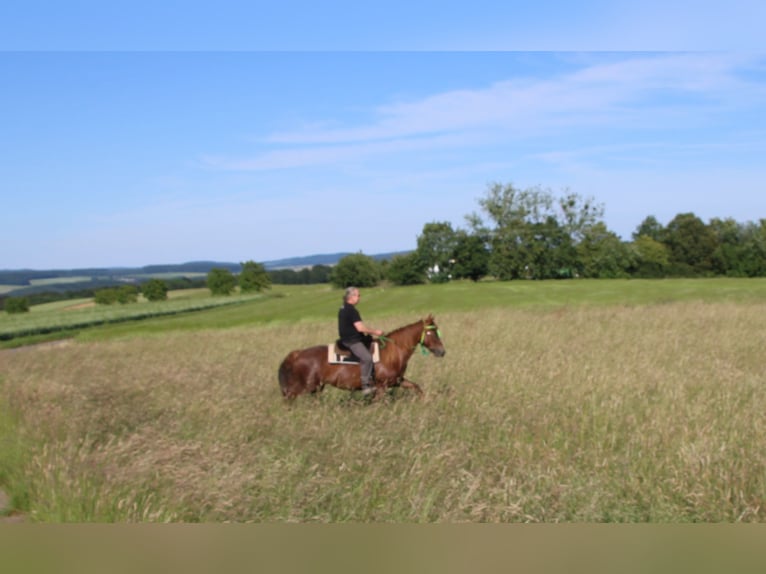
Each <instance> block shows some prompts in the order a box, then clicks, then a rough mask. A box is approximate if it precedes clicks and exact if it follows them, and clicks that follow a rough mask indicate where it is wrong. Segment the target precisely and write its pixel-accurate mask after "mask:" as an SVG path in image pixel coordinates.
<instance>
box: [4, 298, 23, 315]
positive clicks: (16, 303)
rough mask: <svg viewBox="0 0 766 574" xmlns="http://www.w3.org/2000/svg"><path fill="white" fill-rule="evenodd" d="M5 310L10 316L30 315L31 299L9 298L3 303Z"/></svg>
mask: <svg viewBox="0 0 766 574" xmlns="http://www.w3.org/2000/svg"><path fill="white" fill-rule="evenodd" d="M3 308H4V309H5V312H6V313H9V314H16V313H28V312H29V299H27V298H26V297H8V298H7V299H6V300H5V302H4V303H3Z"/></svg>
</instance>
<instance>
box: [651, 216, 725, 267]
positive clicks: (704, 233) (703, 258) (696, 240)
mask: <svg viewBox="0 0 766 574" xmlns="http://www.w3.org/2000/svg"><path fill="white" fill-rule="evenodd" d="M663 242H664V243H665V245H667V246H668V249H669V250H670V267H671V273H672V274H674V275H680V276H693V275H708V274H710V273H711V272H712V270H713V252H714V251H715V249H716V247H717V244H718V242H717V240H716V236H715V234H714V233H713V231H712V230H711V228H710V227H708V226H707V225H705V223H704V222H703V221H702V220H701V219H700V218H699V217H697V216H696V215H694V214H693V213H679V214H678V215H676V216H675V217H674V218H673V220H672V221H671V222H670V223H668V225H667V228H666V229H665V234H664V241H663Z"/></svg>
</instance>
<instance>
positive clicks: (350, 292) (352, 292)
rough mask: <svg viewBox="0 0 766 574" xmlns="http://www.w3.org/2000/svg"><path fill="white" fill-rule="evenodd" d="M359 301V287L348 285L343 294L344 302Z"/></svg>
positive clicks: (353, 303) (352, 302)
mask: <svg viewBox="0 0 766 574" xmlns="http://www.w3.org/2000/svg"><path fill="white" fill-rule="evenodd" d="M358 301H359V289H357V288H356V287H346V291H345V293H344V294H343V302H344V303H351V304H352V305H356V304H357V302H358Z"/></svg>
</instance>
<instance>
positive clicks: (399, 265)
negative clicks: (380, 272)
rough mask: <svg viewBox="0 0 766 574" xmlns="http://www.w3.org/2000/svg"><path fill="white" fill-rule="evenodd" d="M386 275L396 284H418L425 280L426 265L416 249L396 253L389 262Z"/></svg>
mask: <svg viewBox="0 0 766 574" xmlns="http://www.w3.org/2000/svg"><path fill="white" fill-rule="evenodd" d="M386 277H387V278H388V280H389V281H391V282H392V283H394V284H396V285H420V284H422V283H425V282H426V280H427V277H426V266H425V264H424V263H423V260H422V259H421V258H420V256H419V255H418V253H417V252H416V251H413V252H411V253H408V254H407V255H397V256H395V257H394V258H393V259H392V260H391V262H390V263H389V265H388V269H387V271H386Z"/></svg>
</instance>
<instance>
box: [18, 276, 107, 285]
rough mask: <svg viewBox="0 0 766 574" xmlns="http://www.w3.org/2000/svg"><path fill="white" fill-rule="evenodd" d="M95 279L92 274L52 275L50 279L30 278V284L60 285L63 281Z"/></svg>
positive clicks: (75, 281) (82, 281)
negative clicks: (74, 275)
mask: <svg viewBox="0 0 766 574" xmlns="http://www.w3.org/2000/svg"><path fill="white" fill-rule="evenodd" d="M91 279H93V277H91V276H90V275H83V276H81V277H51V278H48V279H30V280H29V284H30V285H35V286H39V285H58V284H61V283H65V284H66V283H85V282H87V281H90V280H91Z"/></svg>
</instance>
